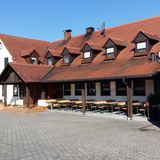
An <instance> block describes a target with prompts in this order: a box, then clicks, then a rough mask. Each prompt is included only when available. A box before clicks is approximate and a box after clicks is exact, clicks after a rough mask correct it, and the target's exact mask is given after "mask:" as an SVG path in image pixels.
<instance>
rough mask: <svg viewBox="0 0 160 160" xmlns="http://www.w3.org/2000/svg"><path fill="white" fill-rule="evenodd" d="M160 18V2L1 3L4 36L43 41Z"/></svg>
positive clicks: (77, 0) (32, 0)
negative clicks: (104, 24)
mask: <svg viewBox="0 0 160 160" xmlns="http://www.w3.org/2000/svg"><path fill="white" fill-rule="evenodd" d="M153 16H160V0H13V1H12V0H0V17H1V22H0V33H5V34H11V35H17V36H23V37H30V38H35V39H42V40H49V41H53V40H58V39H62V38H63V30H65V29H68V28H71V29H72V31H73V35H78V34H82V33H84V32H85V28H86V27H89V26H93V27H95V28H97V27H99V26H101V24H102V22H104V21H105V23H106V27H112V26H117V25H120V24H124V23H128V22H132V21H135V20H139V19H144V18H148V17H153Z"/></svg>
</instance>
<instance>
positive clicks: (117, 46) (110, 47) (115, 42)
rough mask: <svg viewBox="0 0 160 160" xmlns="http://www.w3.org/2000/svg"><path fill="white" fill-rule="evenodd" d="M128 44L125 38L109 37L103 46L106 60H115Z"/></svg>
mask: <svg viewBox="0 0 160 160" xmlns="http://www.w3.org/2000/svg"><path fill="white" fill-rule="evenodd" d="M126 46H127V44H126V42H125V41H123V40H119V39H115V38H109V39H108V40H107V41H106V42H105V44H104V46H103V48H104V49H105V59H104V60H114V59H115V58H116V57H117V56H118V54H119V53H120V52H121V51H122V50H123V49H124V48H125V47H126Z"/></svg>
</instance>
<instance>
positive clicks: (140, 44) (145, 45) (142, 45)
mask: <svg viewBox="0 0 160 160" xmlns="http://www.w3.org/2000/svg"><path fill="white" fill-rule="evenodd" d="M136 46H137V49H138V50H139V49H145V48H147V43H146V42H140V43H137V45H136Z"/></svg>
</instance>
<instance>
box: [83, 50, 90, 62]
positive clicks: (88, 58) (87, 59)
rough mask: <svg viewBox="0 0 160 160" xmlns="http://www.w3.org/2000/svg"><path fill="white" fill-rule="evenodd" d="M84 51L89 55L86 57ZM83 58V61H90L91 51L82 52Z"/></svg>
mask: <svg viewBox="0 0 160 160" xmlns="http://www.w3.org/2000/svg"><path fill="white" fill-rule="evenodd" d="M85 53H89V56H88V57H85ZM83 59H84V60H85V61H91V59H92V53H91V51H84V52H83Z"/></svg>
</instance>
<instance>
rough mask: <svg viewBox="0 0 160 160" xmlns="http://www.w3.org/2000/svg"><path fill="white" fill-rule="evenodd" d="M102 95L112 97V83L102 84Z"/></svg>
mask: <svg viewBox="0 0 160 160" xmlns="http://www.w3.org/2000/svg"><path fill="white" fill-rule="evenodd" d="M101 95H102V96H110V82H109V81H103V82H101Z"/></svg>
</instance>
